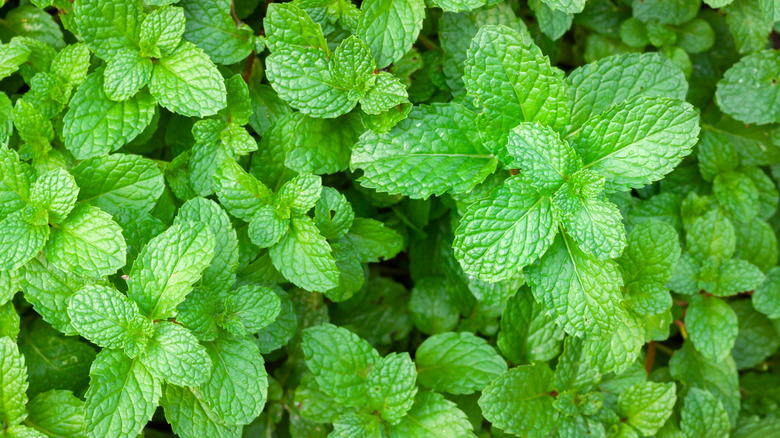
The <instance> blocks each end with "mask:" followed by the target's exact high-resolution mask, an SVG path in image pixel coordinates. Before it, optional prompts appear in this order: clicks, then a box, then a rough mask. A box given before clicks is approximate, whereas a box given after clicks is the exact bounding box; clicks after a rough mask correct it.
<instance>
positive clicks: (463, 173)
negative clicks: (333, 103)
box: [350, 103, 497, 199]
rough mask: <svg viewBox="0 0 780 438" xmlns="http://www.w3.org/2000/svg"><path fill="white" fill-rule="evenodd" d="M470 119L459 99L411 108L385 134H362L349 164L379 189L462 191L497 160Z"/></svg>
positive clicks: (422, 193)
mask: <svg viewBox="0 0 780 438" xmlns="http://www.w3.org/2000/svg"><path fill="white" fill-rule="evenodd" d="M475 124H476V114H474V113H472V112H471V111H469V110H468V109H466V108H465V107H463V106H461V105H458V104H454V103H450V104H434V105H432V106H419V107H415V108H413V109H412V111H411V112H410V113H409V116H408V117H407V118H406V119H404V120H402V121H401V122H400V123H398V124H397V125H396V126H395V127H394V128H393V129H391V130H390V131H389V132H388V133H386V134H375V133H373V132H367V133H365V134H364V135H363V136H361V137H360V140H359V141H358V143H357V145H355V148H354V149H353V151H352V160H351V163H350V167H351V168H352V169H361V170H363V176H361V177H360V178H359V180H358V181H360V184H361V185H362V186H364V187H368V188H372V189H375V190H377V191H381V192H387V193H399V194H403V195H406V196H409V197H411V198H415V199H416V198H423V199H425V198H428V197H429V196H431V195H436V196H440V195H442V194H443V193H445V192H448V191H449V192H453V193H467V192H469V191H471V190H472V189H473V188H474V186H476V185H477V184H478V183H480V182H482V181H483V180H484V179H485V178H487V176H488V175H490V174H491V173H493V172H494V171H495V169H496V165H497V160H496V159H495V157H493V156H492V155H491V154H490V153H489V152H488V151H487V150H486V149H485V148H484V147H483V146H482V142H481V140H480V138H479V135H478V134H477V133H476V132H475V130H474V129H473V127H474V125H475ZM469 127H471V129H469Z"/></svg>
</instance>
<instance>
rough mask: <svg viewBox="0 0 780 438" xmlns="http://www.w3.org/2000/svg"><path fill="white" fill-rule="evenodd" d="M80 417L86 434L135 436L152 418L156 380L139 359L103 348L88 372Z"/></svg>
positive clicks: (158, 382) (157, 381)
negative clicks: (84, 425) (88, 379)
mask: <svg viewBox="0 0 780 438" xmlns="http://www.w3.org/2000/svg"><path fill="white" fill-rule="evenodd" d="M89 376H90V383H89V390H87V393H86V395H85V397H86V403H85V404H84V419H85V423H86V432H87V435H89V436H136V435H138V434H139V433H141V430H142V429H143V427H144V426H145V425H146V423H147V422H148V421H149V420H151V419H152V414H154V411H155V409H156V408H157V402H158V400H159V398H160V393H161V390H160V381H159V380H158V379H156V378H155V377H154V375H153V374H151V373H150V372H149V371H148V370H147V369H146V367H145V366H144V365H143V364H142V363H141V361H140V360H139V359H138V358H136V359H130V358H128V357H127V356H125V354H124V353H122V352H121V351H118V350H107V349H106V350H103V351H101V352H100V354H98V355H97V357H96V358H95V361H94V362H93V363H92V369H91V370H90V372H89Z"/></svg>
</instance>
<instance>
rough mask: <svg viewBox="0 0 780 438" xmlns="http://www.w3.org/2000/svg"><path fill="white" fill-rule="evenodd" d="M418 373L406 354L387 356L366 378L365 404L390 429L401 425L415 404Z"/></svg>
mask: <svg viewBox="0 0 780 438" xmlns="http://www.w3.org/2000/svg"><path fill="white" fill-rule="evenodd" d="M416 378H417V370H415V367H414V362H412V359H411V358H410V357H409V353H403V354H397V353H390V354H388V355H387V356H385V357H383V358H382V359H381V360H379V361H378V362H377V363H376V364H375V365H374V367H373V368H371V371H369V373H368V376H367V377H366V384H367V385H368V401H369V403H370V404H371V406H372V407H374V408H375V409H378V410H379V411H380V412H381V413H382V419H383V420H385V421H387V422H388V423H390V424H391V425H395V424H398V423H399V422H401V420H402V419H403V417H404V416H405V415H406V414H407V413H408V412H409V410H410V409H411V408H412V405H413V404H414V396H415V394H417V385H416V384H415V380H416Z"/></svg>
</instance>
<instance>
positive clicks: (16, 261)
mask: <svg viewBox="0 0 780 438" xmlns="http://www.w3.org/2000/svg"><path fill="white" fill-rule="evenodd" d="M41 213H42V214H43V215H44V221H43V223H38V224H33V223H30V222H31V221H32V222H40V221H37V220H35V219H34V217H32V216H34V215H35V214H36V210H35V208H34V207H32V206H29V207H27V208H25V209H24V210H22V211H19V212H16V213H13V214H11V215H9V216H7V217H6V218H5V219H3V220H2V221H0V269H2V270H11V269H17V268H19V267H20V266H22V265H24V264H25V263H27V262H28V261H30V259H32V258H33V257H35V255H36V254H38V252H40V251H41V250H42V249H43V247H44V245H46V241H47V240H48V239H49V232H50V231H49V227H48V225H47V224H46V221H45V217H46V216H47V215H46V211H45V210H41Z"/></svg>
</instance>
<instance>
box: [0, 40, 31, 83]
mask: <svg viewBox="0 0 780 438" xmlns="http://www.w3.org/2000/svg"><path fill="white" fill-rule="evenodd" d="M30 53H31V51H30V49H29V48H28V47H27V46H25V45H24V44H22V43H21V42H19V40H18V39H15V38H12V39H11V41H9V42H8V43H7V44H3V45H0V79H2V78H6V77H8V76H11V75H12V74H13V73H15V72H16V71H17V70H18V69H19V66H20V65H22V64H24V63H25V62H26V61H27V58H28V57H29V56H30Z"/></svg>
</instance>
